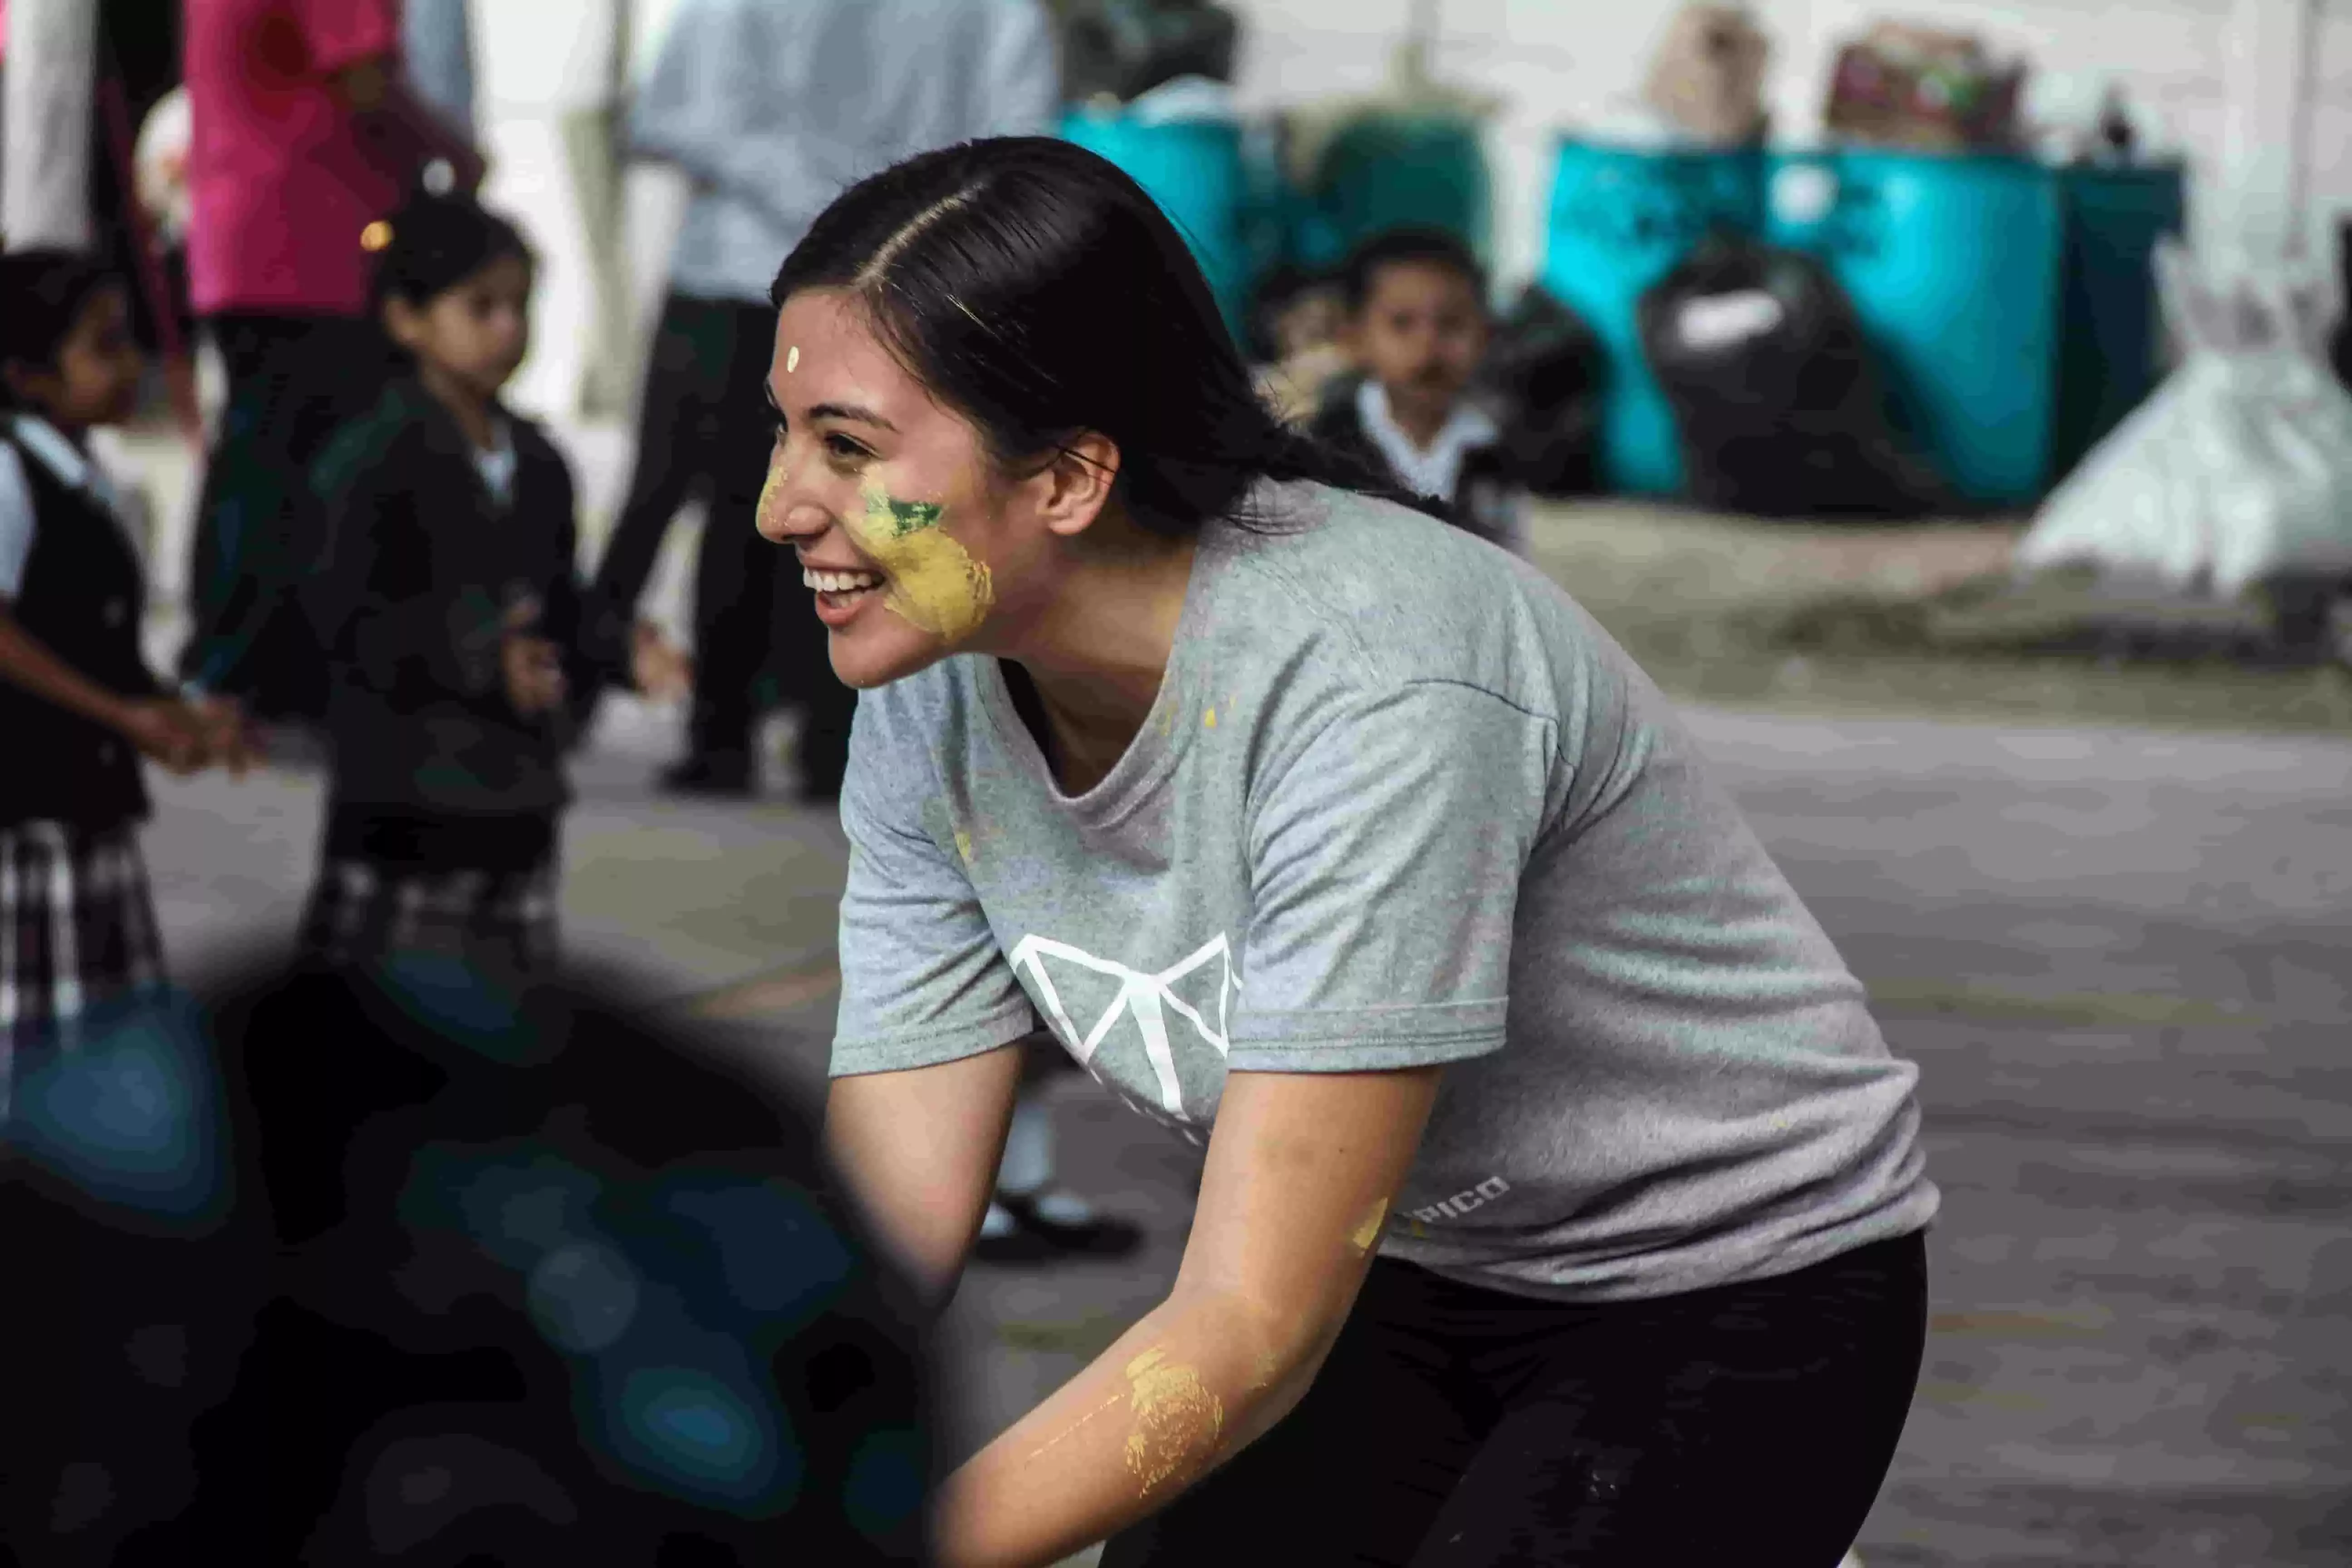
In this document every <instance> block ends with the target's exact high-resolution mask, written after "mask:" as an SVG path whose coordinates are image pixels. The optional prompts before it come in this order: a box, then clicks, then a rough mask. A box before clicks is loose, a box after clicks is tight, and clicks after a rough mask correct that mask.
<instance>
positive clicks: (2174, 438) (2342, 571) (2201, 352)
mask: <svg viewBox="0 0 2352 1568" xmlns="http://www.w3.org/2000/svg"><path fill="white" fill-rule="evenodd" d="M2157 271H2158V285H2159V291H2160V293H2161V295H2162V298H2163V300H2164V309H2165V312H2166V315H2167V317H2168V320H2169V321H2171V323H2172V325H2173V328H2174V331H2175V332H2176V334H2177V335H2178V336H2179V339H2180V342H2181V346H2182V348H2183V350H2184V354H2185V357H2184V358H2183V361H2182V363H2181V365H2180V367H2179V369H2178V370H2177V371H2175V372H2174V373H2173V374H2172V375H2171V376H2170V378H2169V379H2168V380H2167V381H2166V382H2165V383H2164V384H2163V385H2162V386H2161V387H2159V388H2158V390H2157V392H2156V394H2155V395H2154V396H2152V397H2150V398H2149V399H2148V401H2147V403H2146V404H2144V405H2141V406H2140V408H2139V409H2138V410H2137V412H2135V413H2134V414H2133V415H2132V416H2130V417H2129V418H2128V419H2126V420H2125V421H2124V423H2123V424H2122V425H2121V426H2117V428H2116V431H2115V433H2114V434H2113V435H2111V436H2109V437H2107V439H2106V440H2105V442H2103V443H2102V444H2101V445H2100V446H2099V447H2098V448H2097V449H2096V450H2095V451H2094V452H2093V453H2092V454H2091V456H2090V457H2089V458H2086V459H2085V460H2084V463H2083V465H2082V467H2081V468H2077V469H2076V470H2075V471H2074V474H2073V475H2072V476H2070V477H2069V478H2068V479H2066V481H2065V482H2064V483H2063V484H2062V485H2060V486H2059V487H2058V489H2056V490H2055V491H2053V493H2052V495H2051V497H2050V499H2049V500H2048V501H2047V502H2045V503H2044V504H2043V506H2042V512H2041V515H2040V517H2039V519H2038V520H2037V521H2035V523H2034V526H2033V529H2032V531H2031V532H2030V533H2028V534H2027V536H2026V538H2025V540H2024V542H2022V543H2021V545H2020V546H2019V549H2018V553H2017V564H2018V565H2019V566H2020V567H2021V568H2023V569H2025V570H2028V571H2039V570H2046V569H2049V568H2053V567H2061V566H2084V565H2087V566H2092V567H2095V568H2096V569H2098V570H2099V571H2100V572H2101V573H2102V574H2104V575H2107V576H2110V577H2114V578H2118V579H2126V580H2141V581H2146V580H2149V579H2153V580H2154V581H2156V582H2157V583H2159V584H2162V585H2163V586H2164V587H2165V588H2166V589H2168V590H2169V591H2171V592H2173V593H2209V594H2211V595H2215V596H2217V597H2221V598H2235V597H2236V596H2237V595H2239V594H2241V593H2242V592H2243V591H2244V590H2245V589H2246V588H2248V587H2249V586H2252V584H2257V583H2262V582H2264V581H2266V580H2269V579H2273V578H2277V577H2282V576H2305V577H2322V576H2352V395H2347V394H2346V392H2345V390H2344V388H2343V386H2342V385H2341V384H2339V383H2338V382H2337V381H2336V375H2335V373H2334V372H2333V371H2332V370H2331V369H2330V368H2329V366H2328V363H2327V361H2326V351H2325V349H2324V347H2323V344H2324V343H2325V342H2326V333H2327V331H2328V329H2329V327H2330V326H2331V325H2332V324H2333V322H2334V321H2335V319H2336V311H2337V310H2338V309H2339V307H2340V303H2341V302H2340V301H2339V300H2337V299H2336V284H2335V281H2334V279H2331V278H2329V277H2327V276H2326V274H2325V273H2323V272H2320V271H2317V270H2315V269H2312V270H2300V269H2296V268H2288V267H2283V266H2278V265H2270V266H2252V267H2241V268H2236V269H2234V270H2232V271H2231V272H2230V273H2228V274H2227V275H2216V274H2211V273H2200V271H2199V269H2198V268H2195V267H2194V266H2193V265H2192V264H2191V262H2190V261H2189V257H2188V254H2187V253H2186V252H2185V251H2183V250H2182V249H2180V248H2179V247H2178V246H2177V245H2171V244H2168V246H2167V247H2165V248H2164V249H2163V250H2161V251H2159V253H2158V257H2157Z"/></svg>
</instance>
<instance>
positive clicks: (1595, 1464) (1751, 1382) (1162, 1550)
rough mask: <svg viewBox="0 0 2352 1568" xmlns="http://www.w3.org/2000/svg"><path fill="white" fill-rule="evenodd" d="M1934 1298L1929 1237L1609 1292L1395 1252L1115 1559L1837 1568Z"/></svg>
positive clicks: (1890, 1453)
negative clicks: (1314, 1371) (1209, 1469)
mask: <svg viewBox="0 0 2352 1568" xmlns="http://www.w3.org/2000/svg"><path fill="white" fill-rule="evenodd" d="M1926 1337H1927V1248H1926V1245H1925V1238H1924V1237H1923V1236H1920V1235H1914V1236H1909V1237H1901V1238H1899V1239H1896V1240H1893V1241H1885V1242H1880V1243H1878V1244H1876V1245H1875V1246H1872V1247H1863V1248H1859V1249H1857V1250H1855V1251H1853V1252H1851V1253H1848V1254H1846V1255H1844V1256H1843V1257H1840V1258H1832V1259H1830V1260H1829V1261H1827V1262H1825V1263H1821V1264H1816V1265H1815V1266H1813V1267H1812V1268H1806V1269H1802V1270H1801V1271H1799V1272H1797V1273H1794V1274H1790V1275H1786V1276H1783V1277H1781V1278H1780V1279H1768V1280H1764V1281H1761V1282H1759V1283H1756V1284H1744V1285H1730V1286H1724V1287H1719V1288H1717V1289H1710V1290H1699V1291H1693V1292H1690V1293H1688V1294H1685V1295H1681V1296H1673V1297H1666V1298H1663V1299H1660V1300H1647V1301H1624V1302H1611V1303H1606V1304H1602V1305H1598V1306H1561V1305H1558V1304H1555V1303H1552V1302H1547V1301H1537V1300H1528V1299H1525V1298H1521V1297H1516V1296H1507V1295H1503V1294H1501V1293H1499V1292H1496V1291H1492V1290H1483V1289H1473V1288H1471V1287H1468V1286H1464V1285H1458V1284H1454V1283H1453V1282H1452V1281H1450V1280H1447V1279H1442V1278H1440V1277H1439V1276H1437V1275H1435V1274H1433V1273H1430V1272H1429V1271H1428V1270H1426V1269H1423V1268H1415V1267H1413V1266H1412V1265H1411V1264H1405V1263H1397V1262H1392V1261H1389V1260H1386V1259H1383V1260H1381V1261H1378V1262H1375V1263H1374V1264H1373V1265H1372V1268H1371V1272H1370V1277H1369V1278H1368V1279H1366V1281H1365V1284H1364V1289H1363V1294H1362V1296H1361V1297H1360V1299H1359V1300H1358V1303H1357V1307H1356V1310H1355V1312H1354V1313H1353V1315H1352V1316H1351V1317H1350V1318H1349V1321H1348V1326H1347V1328H1346V1329H1345V1330H1343V1331H1341V1333H1340V1336H1339V1342H1338V1344H1337V1345H1336V1346H1335V1347H1334V1349H1333V1350H1332V1352H1331V1356H1330V1359H1329V1360H1328V1362H1327V1363H1325V1364H1324V1367H1323V1371H1322V1373H1321V1374H1320V1375H1319V1376H1318V1378H1317V1379H1316V1381H1315V1385H1314V1387H1313V1388H1312V1389H1311V1390H1310V1391H1309V1392H1308V1393H1307V1397H1306V1398H1305V1400H1303V1401H1302V1402H1301V1403H1300V1405H1299V1406H1298V1408H1297V1410H1295V1411H1294V1412H1292V1413H1291V1415H1290V1416H1289V1417H1288V1418H1287V1419H1286V1420H1285V1421H1284V1422H1283V1423H1282V1425H1281V1426H1277V1427H1276V1428H1275V1429H1274V1430H1273V1431H1272V1432H1270V1433H1268V1434H1267V1435H1266V1436H1265V1437H1263V1438H1261V1439H1260V1440H1259V1441H1258V1442H1256V1443H1255V1444H1254V1445H1252V1446H1251V1447H1248V1448H1245V1449H1244V1450H1243V1451H1242V1453H1241V1454H1240V1455H1238V1456H1237V1457H1236V1458H1234V1460H1233V1461H1232V1463H1230V1464H1228V1465H1227V1466H1225V1467H1224V1468H1223V1469H1221V1470H1219V1471H1217V1472H1215V1473H1214V1474H1213V1475H1211V1476H1210V1477H1209V1479H1207V1480H1205V1481H1203V1482H1202V1484H1201V1485H1200V1486H1198V1487H1196V1488H1195V1489H1192V1491H1190V1492H1188V1493H1186V1494H1185V1495H1184V1496H1183V1497H1181V1498H1180V1499H1178V1500H1177V1501H1176V1502H1175V1503H1174V1504H1173V1505H1172V1506H1171V1508H1169V1509H1168V1510H1167V1511H1166V1512H1164V1513H1162V1514H1160V1515H1159V1516H1157V1517H1156V1518H1153V1519H1151V1520H1148V1521H1145V1522H1144V1523H1143V1524H1141V1525H1139V1526H1137V1527H1136V1528H1135V1529H1133V1530H1130V1531H1126V1532H1124V1533H1123V1534H1121V1535H1120V1536H1118V1538H1117V1539H1116V1540H1114V1541H1113V1542H1111V1543H1110V1545H1109V1547H1108V1549H1107V1550H1106V1551H1105V1552H1104V1553H1103V1568H1137V1565H1138V1564H1142V1563H1150V1564H1153V1565H1155V1568H1158V1565H1162V1564H1171V1565H1172V1564H1179V1563H1181V1564H1186V1565H1188V1568H1190V1565H1193V1564H1198V1563H1315V1564H1318V1568H1323V1565H1329V1568H1338V1565H1339V1564H1343V1563H1344V1564H1390V1565H1399V1568H1402V1565H1407V1564H1409V1565H1410V1568H1441V1565H1443V1568H1472V1565H1473V1564H1475V1565H1477V1568H1493V1565H1499V1564H1504V1563H1512V1564H1528V1565H1529V1568H1534V1565H1536V1564H1543V1565H1546V1568H1552V1565H1565V1564H1573V1565H1575V1568H1669V1565H1672V1568H1682V1565H1683V1564H1691V1565H1693V1568H1697V1565H1700V1564H1706V1563H1738V1564H1740V1565H1741V1568H1835V1565H1836V1563H1838V1562H1839V1560H1840V1559H1841V1558H1842V1557H1843V1554H1844V1553H1845V1552H1846V1550H1847V1549H1848V1548H1849V1547H1851V1546H1852V1545H1853V1542H1854V1537H1855V1536H1856V1534H1857V1533H1859V1531H1861V1529H1862V1524H1863V1521H1864V1517H1865V1516H1866V1515H1867V1514H1868V1513H1869V1511H1870V1507H1871V1503H1872V1501H1873V1500H1874V1499H1875V1498H1876V1496H1877V1493H1878V1488H1879V1483H1880V1482H1881V1481H1882V1480H1883V1479H1885V1475H1886V1471H1887V1468H1888V1466H1889V1464H1890V1463H1891V1462H1892V1460H1893V1458H1894V1455H1895V1441H1896V1439H1897V1438H1898V1437H1899V1436H1901V1435H1902V1431H1903V1423H1904V1419H1905V1417H1906V1415H1907V1414H1908V1412H1909V1410H1910V1406H1911V1395H1912V1391H1913V1389H1914V1387H1915V1386H1916V1383H1917V1380H1918V1375H1919V1364H1920V1357H1921V1354H1922V1352H1923V1349H1924V1346H1925V1342H1926Z"/></svg>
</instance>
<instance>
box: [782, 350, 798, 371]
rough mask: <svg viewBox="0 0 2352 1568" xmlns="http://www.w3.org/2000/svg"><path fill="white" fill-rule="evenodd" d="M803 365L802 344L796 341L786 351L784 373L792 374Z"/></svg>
mask: <svg viewBox="0 0 2352 1568" xmlns="http://www.w3.org/2000/svg"><path fill="white" fill-rule="evenodd" d="M800 367H801V346H800V344H798V343H794V344H793V346H792V347H790V348H788V349H786V350H785V351H784V374H786V375H790V374H793V372H794V371H796V370H798V369H800Z"/></svg>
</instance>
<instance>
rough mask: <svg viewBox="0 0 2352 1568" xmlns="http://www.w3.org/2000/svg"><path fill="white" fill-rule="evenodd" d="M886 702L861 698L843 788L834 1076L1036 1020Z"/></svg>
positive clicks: (1000, 1038)
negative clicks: (887, 715) (936, 831)
mask: <svg viewBox="0 0 2352 1568" xmlns="http://www.w3.org/2000/svg"><path fill="white" fill-rule="evenodd" d="M876 707H877V703H876V701H875V700H874V699H872V698H870V697H869V698H867V699H866V700H861V701H860V702H859V703H858V711H857V720H856V725H855V726H854V728H853V729H852V731H851V745H850V759H849V773H848V776H847V778H846V780H845V782H844V784H843V786H842V792H841V823H842V827H843V829H844V830H845V832H846V833H847V835H848V837H849V882H848V886H847V888H846V889H845V891H844V892H843V894H842V899H841V938H840V948H841V1012H840V1016H839V1020H838V1022H837V1023H836V1025H835V1030H834V1040H833V1064H832V1074H833V1076H834V1077H835V1078H844V1077H848V1076H850V1075H853V1074H856V1073H869V1072H895V1071H898V1070H900V1069H902V1068H919V1067H930V1066H933V1065H935V1064H937V1063H940V1062H948V1061H954V1060H957V1059H958V1058H963V1057H971V1056H978V1055H980V1054H981V1053H982V1052H983V1051H992V1050H994V1049H996V1048H997V1047H1000V1046H1005V1045H1010V1044H1012V1043H1013V1041H1014V1040H1017V1039H1019V1038H1021V1037H1023V1036H1024V1035H1027V1034H1031V1033H1033V1032H1034V1030H1035V1029H1036V1027H1037V1020H1036V1014H1035V1012H1034V1010H1033V1009H1032V1008H1031V1006H1030V1005H1029V999H1028V996H1027V994H1026V993H1024V991H1022V989H1021V986H1020V983H1019V982H1018V981H1016V980H1015V979H1014V978H1013V970H1012V967H1011V966H1010V965H1009V964H1007V963H1005V962H1004V953H1003V949H1002V948H1001V947H999V946H998V944H997V941H996V935H995V932H994V931H992V930H991V929H990V927H989V924H988V919H987V917H986V915H985V914H983V913H982V910H981V906H980V898H979V895H978V894H977V893H975V892H974V891H973V890H972V887H971V879H969V878H967V877H966V876H965V875H964V871H963V868H962V866H961V865H960V864H959V863H958V862H957V861H956V860H955V859H954V858H953V856H952V854H951V852H950V851H949V850H947V849H945V848H943V847H941V845H940V841H939V840H938V839H937V838H936V837H933V836H932V834H931V832H930V830H929V828H928V827H927V826H925V825H924V823H923V821H922V812H923V809H924V803H925V802H926V801H930V800H936V799H937V798H938V796H937V791H936V789H933V788H926V787H922V786H921V785H917V786H916V787H913V788H908V787H907V785H908V782H909V781H908V778H907V777H905V776H902V775H904V774H906V773H908V770H907V769H906V768H904V767H903V766H899V767H894V766H893V765H892V763H893V762H894V760H895V759H893V758H892V757H891V756H890V754H889V753H890V750H891V748H889V747H888V746H887V743H886V742H883V741H882V739H881V738H880V736H879V735H878V734H877V731H878V730H879V728H880V725H879V724H878V723H877V722H875V721H874V710H875V708H876ZM923 763H924V765H925V767H926V768H928V764H929V759H928V757H926V758H924V759H923Z"/></svg>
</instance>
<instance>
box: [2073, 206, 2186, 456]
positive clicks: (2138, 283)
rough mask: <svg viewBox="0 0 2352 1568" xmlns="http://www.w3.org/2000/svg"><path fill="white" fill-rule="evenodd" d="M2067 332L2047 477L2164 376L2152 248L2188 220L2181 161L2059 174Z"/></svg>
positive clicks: (2101, 436) (2103, 432) (2103, 435)
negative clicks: (2063, 210) (2051, 453)
mask: <svg viewBox="0 0 2352 1568" xmlns="http://www.w3.org/2000/svg"><path fill="white" fill-rule="evenodd" d="M2058 181H2059V193H2060V196H2061V199H2062V201H2063V204H2064V207H2065V215H2066V273H2065V284H2064V293H2065V300H2064V307H2063V309H2064V320H2065V335H2064V339H2063V342H2062V344H2061V346H2060V349H2059V355H2058V415H2057V430H2056V433H2055V435H2054V436H2053V445H2054V450H2053V455H2052V470H2053V471H2052V474H2051V479H2052V481H2053V483H2054V482H2055V481H2056V480H2058V479H2063V478H2064V477H2065V476H2066V474H2067V473H2068V472H2070V471H2071V470H2072V469H2073V468H2074V465H2075V464H2077V463H2079V462H2081V461H2082V460H2083V458H2084V457H2085V456H2087V455H2088V454H2089V452H2090V450H2091V448H2092V447H2095V446H2097V445H2098V444H2099V443H2100V442H2101V441H2103V440H2105V438H2106V437H2107V435H2108V433H2109V432H2110V431H2112V430H2114V429H2115V427H2116V426H2117V425H2119V424H2121V423H2123V420H2124V417H2125V416H2126V415H2128V414H2129V413H2131V411H2132V410H2133V409H2135V408H2137V407H2138V406H2139V405H2140V404H2141V403H2142V402H2143V401H2145V400H2146V398H2147V395H2148V394H2149V393H2151V392H2154V391H2155V390H2156V385H2157V383H2158V381H2159V380H2161V379H2162V378H2163V374H2164V356H2163V352H2162V345H2163V342H2164V333H2163V328H2162V324H2161V311H2160V309H2159V306H2158V300H2157V292H2156V247H2157V244H2158V241H2159V240H2161V239H2163V238H2165V237H2167V236H2177V235H2179V234H2180V233H2181V232H2182V231H2183V229H2184V227H2185V226H2186V225H2187V222H2188V198H2187V181H2186V178H2185V176H2184V174H2183V172H2182V170H2181V169H2180V168H2179V166H2178V165H2163V164H2158V165H2153V166H2149V167H2145V168H2129V169H2101V168H2070V169H2063V170H2061V171H2059V174H2058Z"/></svg>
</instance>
